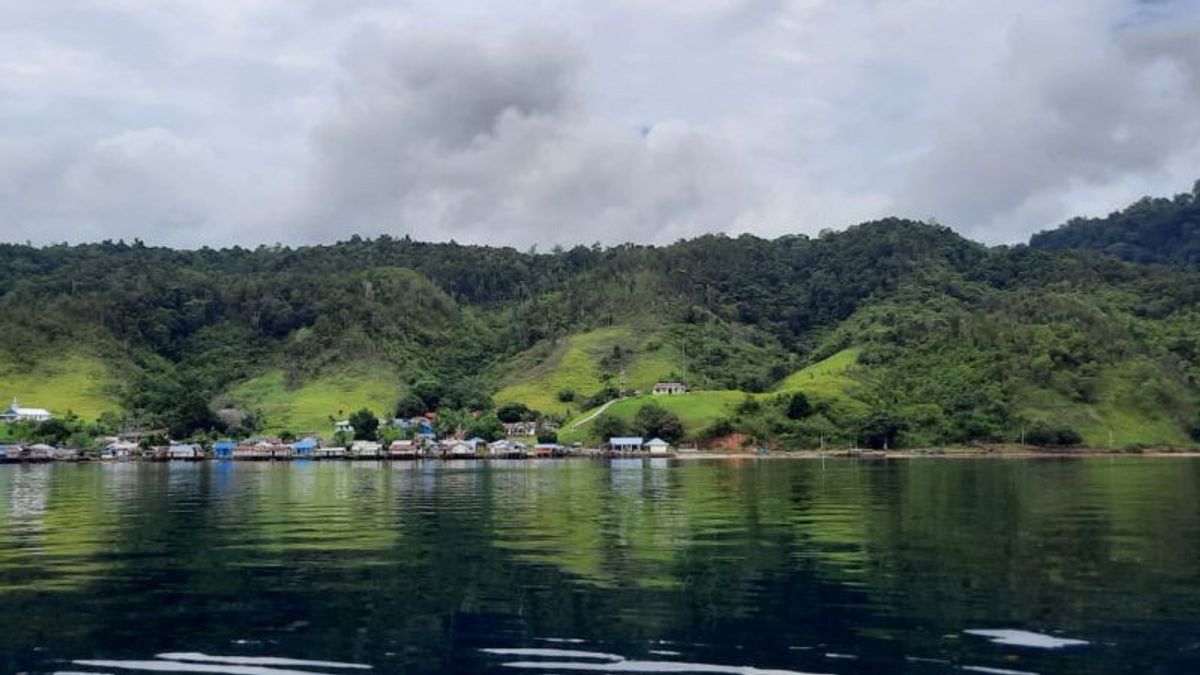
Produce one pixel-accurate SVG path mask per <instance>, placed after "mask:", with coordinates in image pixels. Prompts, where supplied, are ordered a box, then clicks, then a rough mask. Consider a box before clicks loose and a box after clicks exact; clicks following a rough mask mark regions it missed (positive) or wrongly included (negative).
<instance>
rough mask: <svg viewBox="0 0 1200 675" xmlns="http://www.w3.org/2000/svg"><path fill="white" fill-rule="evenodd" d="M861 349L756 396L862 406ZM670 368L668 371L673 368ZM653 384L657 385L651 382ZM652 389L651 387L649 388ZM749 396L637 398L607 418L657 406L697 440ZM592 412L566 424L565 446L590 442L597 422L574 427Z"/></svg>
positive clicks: (725, 393) (627, 417)
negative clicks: (798, 396) (855, 372)
mask: <svg viewBox="0 0 1200 675" xmlns="http://www.w3.org/2000/svg"><path fill="white" fill-rule="evenodd" d="M858 353H859V350H858V349H857V348H850V349H845V350H842V351H840V352H838V353H837V354H834V355H833V356H830V357H829V358H827V359H825V360H823V361H820V362H818V363H814V364H813V365H811V366H808V367H807V368H804V369H802V370H799V371H797V372H795V373H793V374H792V375H790V376H788V377H787V378H786V379H784V380H783V381H782V382H780V383H779V385H778V386H776V388H775V390H774V391H771V392H767V393H763V394H752V396H754V397H755V398H758V399H769V398H773V397H775V396H777V395H779V394H782V393H790V392H794V391H803V392H804V393H806V394H809V395H810V396H813V397H815V398H824V399H827V400H830V401H832V402H834V403H835V404H847V405H856V406H861V405H862V404H860V403H859V402H858V401H857V400H856V399H854V397H853V395H852V393H851V392H852V391H853V389H854V387H856V386H857V384H858V383H857V382H856V381H855V380H854V379H853V377H851V374H850V373H851V369H852V368H853V367H854V366H855V364H856V363H857V362H858ZM671 367H673V366H668V367H667V372H670V368H671ZM651 384H653V382H651ZM646 388H647V389H648V388H649V386H646ZM745 396H746V393H745V392H741V391H732V390H720V391H694V392H690V393H687V394H684V395H681V396H652V395H647V396H637V397H632V398H627V399H623V400H621V401H617V402H615V403H613V404H612V406H610V407H609V408H608V410H606V411H605V413H604V414H606V415H615V416H616V417H619V418H621V419H623V420H625V421H627V422H632V421H633V418H634V416H635V415H637V411H638V410H640V409H641V407H642V406H643V405H645V404H647V403H651V402H653V403H656V404H658V405H660V406H662V407H663V408H665V409H667V410H669V411H671V412H673V413H675V414H676V415H678V416H679V420H680V421H681V422H683V427H684V431H685V432H686V434H687V435H688V437H694V436H695V435H696V434H698V433H699V432H701V431H702V430H703V429H704V428H705V427H707V426H708V425H710V424H712V423H713V422H714V421H716V420H718V419H720V418H721V417H731V416H734V414H735V413H734V412H733V411H734V408H735V407H736V406H737V404H738V402H740V401H741V400H742V399H743V398H745ZM591 412H592V411H586V412H583V413H580V414H579V415H576V416H575V417H574V418H573V419H572V420H570V421H568V422H567V423H566V424H565V425H563V430H562V431H561V432H560V433H559V439H560V440H561V441H563V442H565V443H574V442H576V441H586V440H588V435H589V433H590V427H591V424H592V422H593V421H594V420H591V421H588V422H587V423H585V424H582V425H580V426H579V427H578V428H573V427H574V424H575V421H576V420H579V419H583V418H586V417H587V416H588V415H590V414H591Z"/></svg>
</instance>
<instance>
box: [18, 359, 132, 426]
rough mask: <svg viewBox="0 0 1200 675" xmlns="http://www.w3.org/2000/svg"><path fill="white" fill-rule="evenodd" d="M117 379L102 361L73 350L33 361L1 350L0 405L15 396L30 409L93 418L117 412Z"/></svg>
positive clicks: (118, 405) (119, 408)
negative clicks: (14, 357)
mask: <svg viewBox="0 0 1200 675" xmlns="http://www.w3.org/2000/svg"><path fill="white" fill-rule="evenodd" d="M118 384H119V383H118V380H117V378H116V377H115V376H114V374H113V372H112V370H111V368H110V367H109V366H108V364H107V363H105V361H103V360H102V359H100V358H98V357H96V356H90V355H87V354H84V353H82V352H75V353H69V354H61V355H56V356H54V357H52V358H51V357H47V358H43V359H39V360H38V361H37V362H36V363H35V364H32V365H23V364H18V363H15V362H14V361H13V360H12V359H11V358H9V357H7V356H5V355H4V354H3V353H2V352H0V406H3V407H6V406H7V405H8V403H9V402H10V401H11V400H12V399H13V397H17V398H19V399H20V401H21V404H22V405H24V406H28V407H31V408H46V409H47V410H49V411H50V412H52V413H54V414H55V415H64V414H66V413H67V412H68V411H69V412H73V413H75V414H77V415H79V416H80V417H84V418H87V419H95V418H96V417H98V416H99V415H100V414H101V413H104V412H119V411H120V410H121V404H120V401H119V400H118V396H117V387H118Z"/></svg>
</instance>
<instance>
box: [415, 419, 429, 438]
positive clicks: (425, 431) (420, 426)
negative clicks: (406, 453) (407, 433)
mask: <svg viewBox="0 0 1200 675" xmlns="http://www.w3.org/2000/svg"><path fill="white" fill-rule="evenodd" d="M413 435H414V436H416V437H417V438H428V439H433V438H434V433H433V425H432V424H430V422H429V420H425V419H423V420H421V421H420V422H418V423H417V427H416V430H415V431H414V432H413Z"/></svg>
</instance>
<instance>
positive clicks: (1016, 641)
mask: <svg viewBox="0 0 1200 675" xmlns="http://www.w3.org/2000/svg"><path fill="white" fill-rule="evenodd" d="M963 632H964V633H966V634H967V635H976V636H979V637H985V638H988V640H990V641H991V642H994V643H996V644H998V645H1011V646H1013V647H1032V648H1034V649H1062V648H1063V647H1081V646H1083V645H1086V644H1088V641H1087V640H1075V639H1071V638H1060V637H1054V636H1053V635H1045V634H1044V633H1034V632H1032V631H1027V630H1012V629H1008V628H976V629H970V630H964V631H963Z"/></svg>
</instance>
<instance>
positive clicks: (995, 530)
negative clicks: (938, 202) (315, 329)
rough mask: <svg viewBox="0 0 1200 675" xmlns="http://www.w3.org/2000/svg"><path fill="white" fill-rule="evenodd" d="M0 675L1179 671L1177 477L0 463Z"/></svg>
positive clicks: (1193, 542)
mask: <svg viewBox="0 0 1200 675" xmlns="http://www.w3.org/2000/svg"><path fill="white" fill-rule="evenodd" d="M368 669H369V670H368ZM0 671H2V672H4V673H21V672H24V673H110V674H117V673H145V672H182V673H188V672H196V673H225V674H227V675H296V673H342V674H350V675H353V674H354V673H358V672H371V673H406V674H407V673H504V674H508V675H523V674H531V673H532V674H538V675H550V674H552V673H560V674H561V673H573V672H601V673H603V672H618V673H730V674H734V675H755V674H756V673H757V674H760V675H765V674H766V673H832V674H836V675H855V674H860V673H919V674H928V675H936V674H939V673H959V674H962V673H992V674H995V675H1004V674H1007V673H1039V674H1042V675H1050V674H1056V673H1065V674H1074V673H1079V674H1082V673H1088V674H1089V675H1094V674H1098V673H1099V674H1105V673H1197V672H1200V461H1197V460H1193V459H1182V458H1179V459H1138V458H1120V457H1116V458H1112V459H1108V458H1093V459H1063V460H1056V459H1036V460H936V459H922V460H913V461H886V462H883V461H878V462H855V461H850V460H841V461H832V460H830V461H827V462H824V463H822V462H820V461H789V460H773V459H768V460H760V461H733V460H729V461H716V460H712V461H710V460H687V461H677V460H665V459H655V460H639V459H633V460H613V461H608V462H605V461H597V460H559V461H553V460H550V461H513V462H500V461H496V462H474V461H464V462H423V463H409V462H394V463H342V462H327V463H309V462H297V463H291V464H252V463H227V462H205V463H197V464H185V463H179V464H145V463H128V464H110V465H96V464H90V465H61V464H60V465H37V466H34V465H28V466H17V465H9V466H0Z"/></svg>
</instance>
